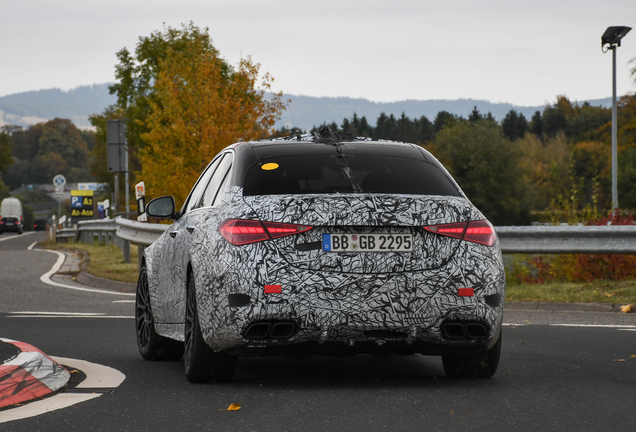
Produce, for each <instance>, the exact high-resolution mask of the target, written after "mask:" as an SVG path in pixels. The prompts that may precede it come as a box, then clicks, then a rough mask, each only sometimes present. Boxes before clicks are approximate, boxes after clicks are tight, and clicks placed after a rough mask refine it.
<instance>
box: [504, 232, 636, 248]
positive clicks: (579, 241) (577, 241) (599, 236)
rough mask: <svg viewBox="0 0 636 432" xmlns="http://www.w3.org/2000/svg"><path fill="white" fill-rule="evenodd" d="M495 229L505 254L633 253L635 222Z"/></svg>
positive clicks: (635, 241)
mask: <svg viewBox="0 0 636 432" xmlns="http://www.w3.org/2000/svg"><path fill="white" fill-rule="evenodd" d="M495 230H496V231H497V236H499V242H500V244H501V251H502V252H503V253H505V254H514V253H527V254H534V253H546V254H569V253H578V254H636V225H610V226H508V227H495Z"/></svg>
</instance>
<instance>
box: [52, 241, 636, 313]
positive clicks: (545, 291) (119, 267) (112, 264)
mask: <svg viewBox="0 0 636 432" xmlns="http://www.w3.org/2000/svg"><path fill="white" fill-rule="evenodd" d="M40 244H41V245H42V246H43V247H46V248H49V249H67V250H74V249H81V250H83V251H86V252H87V253H88V255H89V256H90V260H89V263H88V267H87V269H86V272H87V273H90V274H92V275H94V276H99V277H103V278H106V279H113V280H117V281H121V282H131V283H137V277H138V272H137V248H136V247H134V246H132V247H131V248H130V260H131V262H130V263H125V262H124V256H123V254H122V252H121V251H120V250H119V248H117V247H116V246H114V245H108V246H105V245H103V244H99V243H93V244H88V243H72V242H71V243H68V244H64V243H62V244H55V243H53V242H41V243H40ZM506 301H509V302H517V301H519V302H568V303H636V281H634V280H624V281H603V280H599V281H596V282H589V283H583V282H579V283H576V282H566V283H545V284H540V285H534V284H508V285H507V286H506Z"/></svg>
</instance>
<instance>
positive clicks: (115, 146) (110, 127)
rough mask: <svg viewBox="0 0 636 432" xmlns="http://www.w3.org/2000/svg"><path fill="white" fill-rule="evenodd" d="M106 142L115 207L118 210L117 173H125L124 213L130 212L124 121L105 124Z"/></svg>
mask: <svg viewBox="0 0 636 432" xmlns="http://www.w3.org/2000/svg"><path fill="white" fill-rule="evenodd" d="M106 142H107V156H108V171H110V172H112V173H114V174H115V203H114V204H115V207H114V212H115V213H116V212H117V210H119V173H120V172H124V173H125V180H126V184H125V186H124V187H125V197H126V206H125V208H126V213H128V212H129V211H130V206H129V204H128V189H129V187H128V145H127V141H126V120H108V121H107V122H106Z"/></svg>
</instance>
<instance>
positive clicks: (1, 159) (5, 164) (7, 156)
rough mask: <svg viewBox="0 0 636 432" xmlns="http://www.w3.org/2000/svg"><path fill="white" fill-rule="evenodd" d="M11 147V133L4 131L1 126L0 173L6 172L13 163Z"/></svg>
mask: <svg viewBox="0 0 636 432" xmlns="http://www.w3.org/2000/svg"><path fill="white" fill-rule="evenodd" d="M12 147H13V143H12V142H11V135H9V134H8V133H7V132H5V130H4V128H3V129H2V130H0V174H2V173H4V172H6V171H7V170H8V169H9V166H11V165H13V156H11V149H12Z"/></svg>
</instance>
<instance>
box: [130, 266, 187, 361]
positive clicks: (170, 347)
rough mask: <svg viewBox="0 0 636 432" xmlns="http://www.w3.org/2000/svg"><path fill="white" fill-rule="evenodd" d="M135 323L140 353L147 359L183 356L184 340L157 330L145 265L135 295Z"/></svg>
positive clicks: (173, 358)
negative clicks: (164, 335) (159, 333)
mask: <svg viewBox="0 0 636 432" xmlns="http://www.w3.org/2000/svg"><path fill="white" fill-rule="evenodd" d="M135 325H136V330H137V347H138V348H139V354H141V356H142V357H143V358H145V359H146V360H179V359H180V358H181V357H183V342H179V341H176V340H172V339H168V338H164V337H163V336H159V335H158V334H157V332H156V331H155V320H154V317H153V315H152V309H151V307H150V289H149V287H148V273H147V271H146V268H145V267H143V268H142V269H141V272H140V273H139V279H138V280H137V293H136V295H135Z"/></svg>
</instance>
